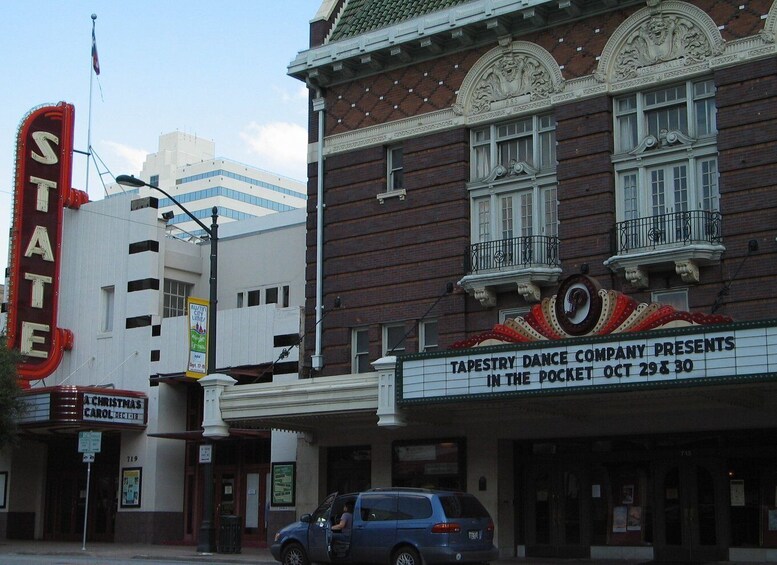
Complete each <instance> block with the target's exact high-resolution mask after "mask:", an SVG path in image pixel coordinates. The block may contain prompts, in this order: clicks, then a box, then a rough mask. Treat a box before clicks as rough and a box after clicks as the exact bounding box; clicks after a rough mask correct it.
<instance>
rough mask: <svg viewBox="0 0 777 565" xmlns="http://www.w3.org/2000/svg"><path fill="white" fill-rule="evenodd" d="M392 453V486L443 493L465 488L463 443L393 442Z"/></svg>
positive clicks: (458, 440) (451, 441) (464, 448)
mask: <svg viewBox="0 0 777 565" xmlns="http://www.w3.org/2000/svg"><path fill="white" fill-rule="evenodd" d="M391 451H392V457H391V484H392V485H394V486H397V487H424V488H441V489H446V490H465V489H466V487H467V481H466V463H465V462H466V453H465V451H466V443H465V441H464V440H463V439H441V440H413V441H395V442H394V443H393V445H392V450H391Z"/></svg>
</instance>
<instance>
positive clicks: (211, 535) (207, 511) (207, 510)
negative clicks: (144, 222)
mask: <svg viewBox="0 0 777 565" xmlns="http://www.w3.org/2000/svg"><path fill="white" fill-rule="evenodd" d="M116 182H117V183H119V184H120V185H122V186H131V187H133V188H140V187H142V186H146V187H148V188H151V189H154V190H158V191H159V192H161V193H162V194H164V195H165V196H167V197H168V198H169V199H170V200H171V201H172V202H173V203H175V205H176V206H178V207H179V208H180V209H181V210H182V211H183V212H184V213H185V214H186V215H187V216H189V217H190V218H191V219H192V220H193V221H194V222H195V223H196V224H197V225H198V226H200V228H202V229H203V231H205V233H206V234H208V237H209V238H210V278H209V279H208V282H209V287H210V297H209V299H208V302H209V303H210V304H209V305H208V345H207V347H208V355H207V359H206V363H207V374H211V373H214V372H215V371H216V303H217V302H218V296H217V291H218V262H219V224H218V218H219V214H218V208H217V207H216V206H214V207H213V209H212V210H211V214H212V215H211V219H212V223H211V225H210V227H208V226H206V225H205V224H203V223H202V222H201V221H200V219H199V218H197V217H196V216H195V215H194V214H192V213H191V212H190V211H189V210H188V209H187V208H186V207H185V206H184V205H183V204H181V203H180V202H178V200H176V199H175V198H173V197H172V196H171V195H169V194H168V193H167V192H166V191H164V190H162V189H161V188H159V187H158V186H156V185H153V184H149V183H147V182H146V181H143V180H141V179H139V178H135V177H133V176H130V175H119V176H118V177H116ZM202 465H203V475H204V477H203V479H204V482H205V484H204V486H203V517H202V523H201V524H200V531H199V535H198V537H197V551H198V552H200V553H212V552H213V550H214V548H215V545H216V543H215V540H216V528H215V525H214V524H213V463H212V461H211V462H208V463H203V464H202Z"/></svg>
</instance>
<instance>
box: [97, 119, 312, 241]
mask: <svg viewBox="0 0 777 565" xmlns="http://www.w3.org/2000/svg"><path fill="white" fill-rule="evenodd" d="M138 178H140V179H141V180H143V181H145V182H147V183H149V184H152V185H154V186H158V187H160V188H161V189H163V190H164V191H166V192H167V193H168V194H170V195H171V196H173V197H174V198H175V199H176V200H178V201H179V202H181V203H182V204H183V205H184V206H186V207H187V208H188V209H189V210H190V211H191V212H192V213H193V214H194V215H195V216H196V217H197V218H199V219H200V220H202V222H203V223H205V224H206V225H210V218H211V209H212V208H213V207H214V206H217V207H218V213H219V224H223V223H227V222H231V221H235V220H245V219H249V218H254V217H260V216H265V215H268V214H272V213H274V212H287V211H289V210H293V209H297V208H303V207H304V206H305V198H306V196H305V193H306V188H305V183H304V182H300V181H297V180H293V179H290V178H287V177H284V176H281V175H278V174H276V173H272V172H268V171H265V170H262V169H258V168H256V167H252V166H250V165H244V164H243V163H238V162H237V161H231V160H229V159H224V158H221V157H220V158H216V157H215V144H214V142H213V141H210V140H207V139H204V138H201V137H197V136H196V135H191V134H187V133H183V132H180V131H176V132H172V133H168V134H164V135H161V136H159V150H158V151H157V152H156V153H151V154H149V155H148V156H147V157H146V160H145V162H144V163H143V169H142V171H141V172H140V175H139V176H138ZM119 192H131V190H127V188H126V187H122V186H119V185H116V184H114V185H111V186H109V187H108V193H109V194H116V193H119ZM140 195H141V196H155V197H160V196H161V195H160V194H159V193H158V192H155V191H153V190H151V189H148V188H145V187H144V188H141V189H140ZM159 210H160V212H162V213H164V212H172V213H173V214H174V215H173V217H172V219H171V220H170V221H169V225H171V226H176V227H177V228H180V229H182V230H184V231H185V232H187V233H190V234H193V235H196V236H201V235H203V232H202V230H201V229H200V228H199V227H198V226H197V224H195V222H193V221H192V220H191V218H189V217H188V216H187V215H186V214H184V213H183V212H182V211H181V210H180V209H179V208H178V207H177V206H175V204H174V203H173V202H171V201H170V199H169V198H160V202H159Z"/></svg>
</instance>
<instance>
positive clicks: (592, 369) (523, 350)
mask: <svg viewBox="0 0 777 565" xmlns="http://www.w3.org/2000/svg"><path fill="white" fill-rule="evenodd" d="M732 325H733V324H732ZM732 325H728V326H727V327H726V328H725V329H722V328H721V327H720V326H717V327H705V328H703V329H701V331H700V329H696V331H693V329H692V328H684V329H683V330H666V331H664V332H660V333H661V334H662V335H657V336H656V335H650V336H646V335H644V334H643V335H634V336H633V337H631V336H630V337H628V338H626V337H625V336H624V337H623V338H622V339H621V340H618V341H612V339H610V340H602V339H595V340H591V339H588V340H586V339H574V340H564V342H562V343H558V342H552V343H543V344H542V345H541V346H540V345H538V344H537V343H532V344H531V345H529V344H525V345H521V346H518V347H515V348H507V349H506V348H505V346H498V347H484V348H475V349H471V350H467V351H466V354H456V355H451V356H435V357H430V356H429V357H424V358H410V357H408V358H406V359H401V360H400V362H399V367H400V371H399V372H400V375H401V377H400V383H401V391H400V399H401V401H406V402H421V401H430V400H441V399H449V400H451V399H454V398H462V397H483V396H485V397H494V396H500V395H514V394H518V395H520V394H558V393H571V392H583V391H585V390H594V389H606V388H613V387H629V388H632V387H645V386H674V385H682V384H693V383H703V382H710V383H712V382H723V381H732V380H742V379H756V378H757V379H773V378H777V321H773V323H772V325H770V326H764V327H757V328H754V327H746V328H737V329H734V328H732V327H731V326H732ZM669 332H671V333H669ZM610 338H611V336H610ZM462 353H463V352H462Z"/></svg>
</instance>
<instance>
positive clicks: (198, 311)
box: [186, 298, 210, 379]
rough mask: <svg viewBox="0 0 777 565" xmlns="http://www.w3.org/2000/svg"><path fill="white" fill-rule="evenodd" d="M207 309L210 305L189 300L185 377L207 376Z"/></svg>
mask: <svg viewBox="0 0 777 565" xmlns="http://www.w3.org/2000/svg"><path fill="white" fill-rule="evenodd" d="M208 308H210V303H209V302H208V301H207V300H202V299H200V298H189V299H188V300H187V301H186V310H187V312H188V313H189V363H188V366H187V368H186V376H187V377H192V378H195V379H200V378H202V377H204V376H205V375H207V374H208V331H210V328H209V327H208Z"/></svg>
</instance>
